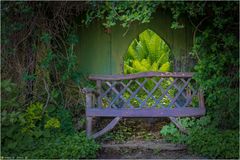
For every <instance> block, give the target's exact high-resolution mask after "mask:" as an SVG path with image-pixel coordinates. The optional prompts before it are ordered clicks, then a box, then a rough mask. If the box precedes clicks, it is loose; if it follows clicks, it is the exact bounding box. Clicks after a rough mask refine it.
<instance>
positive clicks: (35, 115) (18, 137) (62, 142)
mask: <svg viewBox="0 0 240 160" xmlns="http://www.w3.org/2000/svg"><path fill="white" fill-rule="evenodd" d="M1 90H2V91H3V92H4V93H6V92H8V93H12V91H13V90H15V91H17V88H16V85H14V84H13V83H11V82H9V81H3V83H2V85H1ZM5 98H6V100H3V101H2V103H3V104H7V103H9V102H11V101H13V100H14V99H16V96H13V97H9V98H7V97H5ZM13 104H14V103H13ZM5 107H7V108H2V113H1V124H2V125H1V131H2V134H1V138H2V140H1V146H2V148H1V151H2V156H3V157H10V158H16V157H21V158H23V157H26V158H95V157H96V152H97V150H98V149H99V145H98V144H96V143H95V142H94V141H93V140H91V139H87V138H86V134H85V133H84V132H83V131H81V132H80V133H77V132H76V130H75V129H74V128H73V125H72V117H71V115H70V112H69V111H68V110H66V109H64V108H60V107H56V106H53V105H52V106H49V107H48V108H47V109H46V111H45V112H43V104H42V103H33V104H31V105H30V106H28V107H27V110H26V111H23V110H22V109H21V108H18V109H16V110H14V111H12V112H10V113H9V112H7V109H13V108H11V106H5Z"/></svg>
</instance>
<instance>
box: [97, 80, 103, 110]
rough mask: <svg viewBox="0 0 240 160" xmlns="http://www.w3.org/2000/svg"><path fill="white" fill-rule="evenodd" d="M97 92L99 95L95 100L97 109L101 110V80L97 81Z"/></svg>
mask: <svg viewBox="0 0 240 160" xmlns="http://www.w3.org/2000/svg"><path fill="white" fill-rule="evenodd" d="M97 92H98V93H99V96H98V98H97V101H98V102H97V103H98V104H97V107H99V108H102V97H101V95H102V81H101V80H97Z"/></svg>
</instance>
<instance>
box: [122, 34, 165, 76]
mask: <svg viewBox="0 0 240 160" xmlns="http://www.w3.org/2000/svg"><path fill="white" fill-rule="evenodd" d="M169 53H170V49H169V47H168V46H167V44H166V43H165V42H164V41H163V40H162V39H161V38H160V37H159V36H158V35H157V34H156V33H154V32H153V31H151V30H149V29H147V30H145V31H144V32H142V33H141V34H140V35H139V41H138V40H137V39H134V40H133V42H132V43H131V45H130V46H129V48H128V51H127V54H126V56H124V73H125V74H129V73H138V72H146V71H161V72H167V71H169V69H170V62H169Z"/></svg>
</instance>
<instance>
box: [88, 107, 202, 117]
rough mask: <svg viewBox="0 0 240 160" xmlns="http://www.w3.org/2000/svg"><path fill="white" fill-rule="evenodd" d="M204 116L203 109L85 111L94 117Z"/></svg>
mask: <svg viewBox="0 0 240 160" xmlns="http://www.w3.org/2000/svg"><path fill="white" fill-rule="evenodd" d="M204 114H205V108H191V107H185V108H173V109H170V108H160V109H159V108H144V109H141V108H140V109H137V108H136V109H97V108H92V109H86V115H87V116H95V117H117V116H120V117H188V116H191V117H195V116H202V115H204Z"/></svg>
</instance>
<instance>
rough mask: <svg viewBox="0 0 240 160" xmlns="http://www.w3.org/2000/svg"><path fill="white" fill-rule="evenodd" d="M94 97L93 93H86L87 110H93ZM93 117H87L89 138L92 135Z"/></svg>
mask: <svg viewBox="0 0 240 160" xmlns="http://www.w3.org/2000/svg"><path fill="white" fill-rule="evenodd" d="M92 96H93V94H92V93H91V92H87V93H86V110H87V109H90V108H92V105H93V104H92ZM92 119H93V118H92V117H89V116H87V129H86V131H87V136H88V137H90V136H91V134H92Z"/></svg>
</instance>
